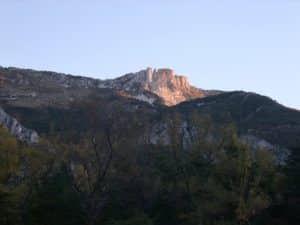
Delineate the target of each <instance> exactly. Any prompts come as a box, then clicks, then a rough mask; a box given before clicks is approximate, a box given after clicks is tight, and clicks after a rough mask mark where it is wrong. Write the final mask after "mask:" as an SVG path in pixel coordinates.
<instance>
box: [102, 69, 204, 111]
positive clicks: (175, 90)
mask: <svg viewBox="0 0 300 225" xmlns="http://www.w3.org/2000/svg"><path fill="white" fill-rule="evenodd" d="M105 86H106V87H110V88H118V89H123V90H126V91H129V92H131V94H132V97H134V98H137V99H140V98H141V96H143V99H144V100H145V101H148V102H153V99H150V98H149V99H146V97H145V94H144V92H147V93H149V92H150V93H152V94H154V95H156V96H158V97H159V98H161V100H162V102H163V103H164V104H165V105H167V106H173V105H176V104H178V103H180V102H183V101H187V100H191V99H195V98H202V97H205V92H204V91H203V90H201V89H198V88H195V87H193V86H191V85H190V84H189V82H188V80H187V78H186V77H184V76H178V75H175V74H174V71H173V70H171V69H157V70H156V69H152V68H147V69H146V70H142V71H139V72H137V73H130V74H126V75H124V76H122V77H120V78H118V79H115V80H110V81H107V83H106V85H105Z"/></svg>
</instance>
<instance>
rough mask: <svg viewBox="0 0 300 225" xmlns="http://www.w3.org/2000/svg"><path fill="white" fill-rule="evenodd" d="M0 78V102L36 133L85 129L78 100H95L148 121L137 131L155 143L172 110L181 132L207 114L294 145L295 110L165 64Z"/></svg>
mask: <svg viewBox="0 0 300 225" xmlns="http://www.w3.org/2000/svg"><path fill="white" fill-rule="evenodd" d="M0 81H1V82H0V85H1V89H0V104H1V105H0V106H2V107H3V109H4V110H5V111H6V112H7V113H8V114H9V115H11V116H12V117H15V118H16V119H18V121H20V122H21V123H22V124H23V125H24V126H26V127H28V128H31V129H34V130H36V131H38V133H41V134H47V133H48V132H49V130H51V129H53V126H54V127H56V128H57V129H58V127H64V129H61V130H62V131H67V130H73V131H74V130H76V129H78V130H80V127H85V128H84V129H85V130H88V129H89V128H88V125H86V124H87V123H86V122H85V119H86V120H88V118H84V112H83V111H84V110H85V111H87V110H88V108H89V106H84V107H83V105H86V104H87V102H89V101H91V100H92V99H97V100H95V103H94V104H97V106H98V107H99V108H101V110H102V111H106V113H107V114H111V113H113V112H115V111H116V110H118V109H117V108H118V107H119V108H123V109H124V110H125V112H123V115H122V116H123V117H124V118H126V119H127V120H128V123H131V122H132V121H131V119H129V118H132V117H134V118H135V119H136V120H139V123H141V124H145V123H146V121H151V122H149V124H148V125H147V126H148V127H144V128H143V129H141V130H140V131H139V134H140V135H141V134H143V135H144V136H145V135H146V136H148V137H149V138H150V139H151V140H152V141H151V142H152V143H156V144H157V142H158V140H159V139H160V138H161V137H163V139H165V140H167V137H165V136H166V133H167V131H166V130H167V129H168V127H166V126H165V118H168V117H171V116H172V115H173V114H178V115H180V117H181V118H182V120H184V124H182V127H185V128H182V129H183V130H185V131H188V130H193V123H192V121H191V118H192V117H193V115H197V117H199V118H204V117H210V118H211V120H212V122H213V123H214V124H217V125H219V126H221V125H222V124H233V125H234V126H236V128H237V130H238V131H239V132H240V134H241V135H251V136H254V137H257V138H260V139H263V140H266V141H267V142H269V143H271V144H274V145H280V146H284V147H290V146H298V145H300V139H299V137H300V135H299V134H300V112H299V111H297V110H293V109H289V108H286V107H284V106H282V105H280V104H278V103H277V102H275V101H274V100H272V99H270V98H268V97H266V96H261V95H258V94H255V93H248V92H221V91H206V90H203V89H199V88H196V87H193V86H191V85H190V84H189V82H188V80H187V78H186V77H183V76H178V75H175V74H174V72H173V71H172V70H170V69H158V70H152V69H151V68H148V69H146V70H142V71H140V72H137V73H129V74H126V75H124V76H121V77H119V78H117V79H110V80H99V79H93V78H87V77H80V76H72V75H66V74H60V73H55V72H49V71H34V70H27V69H26V70H25V69H18V68H0ZM116 105H117V106H118V107H116ZM166 106H167V107H166ZM78 107H79V108H82V107H83V108H84V109H83V110H82V109H80V110H79V109H78ZM192 114H193V115H192ZM50 121H51V122H50ZM51 124H52V125H51ZM51 126H52V128H51ZM146 130H147V131H146ZM78 132H79V131H78ZM62 133H63V132H62ZM143 135H142V136H143ZM159 137H160V138H159ZM185 137H186V140H185V141H186V142H189V143H191V142H192V140H193V139H195V137H192V135H191V134H188V133H185ZM154 140H156V141H154Z"/></svg>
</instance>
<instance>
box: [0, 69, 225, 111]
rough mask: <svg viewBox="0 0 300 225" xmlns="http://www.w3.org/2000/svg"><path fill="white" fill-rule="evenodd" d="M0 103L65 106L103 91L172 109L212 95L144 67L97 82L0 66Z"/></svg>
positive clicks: (169, 71) (168, 72) (168, 71)
mask: <svg viewBox="0 0 300 225" xmlns="http://www.w3.org/2000/svg"><path fill="white" fill-rule="evenodd" d="M0 85H1V92H0V100H1V101H10V102H13V103H14V104H16V105H22V106H47V105H48V106H49V105H56V106H58V105H60V106H66V105H68V104H69V103H70V102H72V101H74V100H76V99H77V100H78V99H82V98H85V97H87V96H88V95H90V94H91V93H95V92H99V91H100V92H101V91H103V90H104V89H105V90H107V89H110V90H111V91H115V92H117V93H118V95H120V96H123V97H128V98H134V99H137V100H140V101H144V102H148V103H150V104H162V105H166V106H174V105H177V104H179V103H181V102H184V101H188V100H192V99H196V98H203V97H206V96H209V95H215V94H218V93H220V92H218V91H207V90H203V89H199V88H196V87H193V86H191V85H190V84H189V82H188V80H187V78H186V77H184V76H178V75H176V74H175V73H174V71H173V70H172V69H151V68H147V69H145V70H141V71H139V72H136V73H129V74H126V75H124V76H121V77H119V78H116V79H108V80H100V79H94V78H88V77H81V76H72V75H66V74H61V73H54V72H49V71H35V70H28V69H18V68H3V67H0Z"/></svg>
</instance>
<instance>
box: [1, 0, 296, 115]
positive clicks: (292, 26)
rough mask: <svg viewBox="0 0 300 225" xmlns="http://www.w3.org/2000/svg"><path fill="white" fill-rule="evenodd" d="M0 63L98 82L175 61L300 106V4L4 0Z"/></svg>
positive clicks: (197, 74)
mask: <svg viewBox="0 0 300 225" xmlns="http://www.w3.org/2000/svg"><path fill="white" fill-rule="evenodd" d="M0 65H2V66H16V67H25V68H34V69H43V70H53V71H58V72H65V73H71V74H79V75H88V76H93V77H98V78H112V77H116V76H119V75H122V74H124V73H127V72H134V71H138V70H140V69H143V68H146V67H148V66H151V67H170V68H173V69H174V70H175V72H176V73H178V74H183V75H186V76H188V77H189V79H190V81H191V83H192V84H194V85H196V86H198V87H201V88H212V89H223V90H241V89H243V90H247V91H255V92H258V93H261V94H265V95H269V96H271V97H273V98H274V99H276V100H278V101H279V102H281V103H283V104H285V105H288V106H291V107H296V108H298V109H300V0H235V1H234V0H203V1H202V0H147V1H146V0H119V1H117V0H98V1H96V0H94V1H92V0H77V1H76V0H52V1H50V0H0Z"/></svg>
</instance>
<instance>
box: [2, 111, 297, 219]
mask: <svg viewBox="0 0 300 225" xmlns="http://www.w3.org/2000/svg"><path fill="white" fill-rule="evenodd" d="M95 110H99V111H93V110H92V109H91V107H90V110H89V113H88V115H86V123H88V127H89V129H84V128H82V130H81V131H80V129H79V128H78V130H76V131H74V130H72V129H70V130H69V131H68V132H64V133H61V132H58V131H57V130H56V129H55V126H50V128H51V129H49V131H48V134H47V135H45V136H44V137H43V138H42V139H41V140H40V142H39V143H38V144H36V145H31V146H28V145H26V144H24V143H21V142H18V141H17V140H16V139H15V138H14V137H12V136H11V135H10V134H8V132H7V131H6V129H5V128H1V129H0V224H3V225H14V224H16V225H19V224H20V225H21V224H22V225H77V224H78V225H82V224H86V225H97V224H99V225H100V224H101V225H140V224H145V225H202V224H203V225H226V224H228V225H229V224H241V225H243V224H247V225H249V224H252V225H260V224H274V225H276V224H278V225H285V224H298V222H299V221H300V218H299V212H300V211H299V206H300V187H299V186H300V181H299V177H300V174H299V173H300V166H299V160H300V158H299V157H300V155H299V153H300V150H299V149H297V148H294V149H292V150H291V155H290V157H289V161H288V162H286V163H285V164H278V162H277V161H276V157H275V156H274V154H273V153H272V152H270V151H268V150H266V149H263V148H259V149H254V148H252V147H251V146H250V145H247V144H245V143H243V142H242V141H241V140H240V139H239V137H238V134H237V132H236V130H235V128H234V126H232V125H226V126H222V127H218V128H216V127H215V126H214V125H213V123H211V121H210V119H209V118H207V119H203V120H201V121H199V120H198V119H197V118H195V120H194V121H193V123H194V124H195V127H197V129H198V130H197V134H198V138H197V140H196V141H195V143H194V144H193V145H192V146H190V147H189V148H188V149H186V148H184V147H183V146H182V141H181V139H182V136H181V135H182V134H181V133H180V132H179V130H178V124H180V120H181V118H180V116H178V115H176V114H174V115H172V116H170V117H169V118H167V121H168V124H169V126H168V127H169V129H168V132H169V136H170V138H171V141H170V143H171V144H170V145H168V146H165V145H152V144H149V143H148V144H144V145H141V144H140V143H136V140H135V139H134V137H135V136H136V135H137V133H138V132H139V130H140V129H144V128H143V127H141V124H139V123H138V121H136V122H134V118H132V120H131V122H130V124H129V123H128V120H126V119H124V117H122V116H120V114H118V113H122V112H120V111H119V112H118V111H117V110H115V111H114V112H116V113H115V114H113V115H111V114H110V115H108V114H107V115H103V112H102V114H101V109H95ZM49 123H50V122H49ZM50 124H51V123H50ZM197 124H201V126H197ZM143 126H146V125H143ZM212 134H213V137H212Z"/></svg>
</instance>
